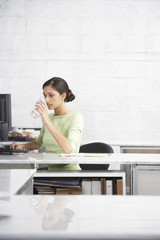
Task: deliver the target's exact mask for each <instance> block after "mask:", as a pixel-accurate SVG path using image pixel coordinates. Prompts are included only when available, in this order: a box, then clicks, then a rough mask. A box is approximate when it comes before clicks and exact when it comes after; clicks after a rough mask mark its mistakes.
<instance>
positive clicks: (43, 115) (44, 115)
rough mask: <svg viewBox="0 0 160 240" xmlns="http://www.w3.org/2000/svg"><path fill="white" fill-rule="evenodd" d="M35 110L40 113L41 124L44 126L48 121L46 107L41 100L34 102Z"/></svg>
mask: <svg viewBox="0 0 160 240" xmlns="http://www.w3.org/2000/svg"><path fill="white" fill-rule="evenodd" d="M35 110H36V111H37V112H39V113H40V115H41V119H42V122H43V124H44V125H45V124H46V123H47V122H48V121H50V120H49V117H48V107H47V104H46V103H45V102H43V101H42V100H40V101H38V102H36V105H35Z"/></svg>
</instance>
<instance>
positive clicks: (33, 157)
mask: <svg viewBox="0 0 160 240" xmlns="http://www.w3.org/2000/svg"><path fill="white" fill-rule="evenodd" d="M103 155H104V157H99V154H98V156H97V155H96V154H95V156H94V157H90V156H88V157H87V156H85V157H84V156H80V157H60V156H59V155H58V154H54V153H38V152H36V153H35V152H30V153H25V154H22V155H0V164H73V163H77V164H80V163H83V164H110V163H119V164H160V154H130V153H127V154H122V153H113V154H103Z"/></svg>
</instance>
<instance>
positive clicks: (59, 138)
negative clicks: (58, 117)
mask: <svg viewBox="0 0 160 240" xmlns="http://www.w3.org/2000/svg"><path fill="white" fill-rule="evenodd" d="M45 125H46V127H47V128H48V130H49V131H50V133H51V134H52V136H53V137H54V139H55V140H56V142H57V143H58V144H59V146H60V147H61V148H62V149H63V151H64V152H65V153H71V152H72V150H73V149H72V146H71V144H70V142H69V140H68V138H66V137H64V136H63V135H62V134H61V133H60V132H59V131H58V130H57V129H56V127H55V126H54V125H53V123H52V122H51V121H50V120H49V121H48V122H47V123H46V124H45Z"/></svg>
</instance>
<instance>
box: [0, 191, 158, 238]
mask: <svg viewBox="0 0 160 240" xmlns="http://www.w3.org/2000/svg"><path fill="white" fill-rule="evenodd" d="M159 203H160V197H144V196H125V197H124V196H40V195H36V196H12V197H10V198H9V199H3V198H0V223H1V224H0V239H29V238H30V239H132V240H133V239H159V238H160V204H159ZM69 218H70V221H69V220H68V223H67V219H69ZM60 220H61V222H60Z"/></svg>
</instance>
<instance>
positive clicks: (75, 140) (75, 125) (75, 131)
mask: <svg viewBox="0 0 160 240" xmlns="http://www.w3.org/2000/svg"><path fill="white" fill-rule="evenodd" d="M82 131H83V117H82V115H81V114H80V113H77V114H76V115H75V116H74V118H73V120H72V123H71V127H70V129H69V130H68V140H69V142H70V144H71V146H72V149H73V150H72V152H73V153H76V152H79V147H80V142H81V137H82Z"/></svg>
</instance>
